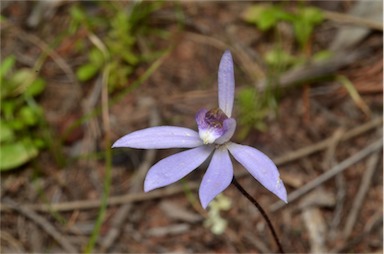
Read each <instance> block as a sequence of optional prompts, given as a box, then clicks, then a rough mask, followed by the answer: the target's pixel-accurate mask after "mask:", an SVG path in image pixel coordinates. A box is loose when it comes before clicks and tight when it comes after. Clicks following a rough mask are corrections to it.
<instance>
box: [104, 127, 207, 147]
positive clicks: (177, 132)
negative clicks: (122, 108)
mask: <svg viewBox="0 0 384 254" xmlns="http://www.w3.org/2000/svg"><path fill="white" fill-rule="evenodd" d="M202 144H203V142H202V141H201V139H200V137H199V134H198V133H197V132H196V131H194V130H191V129H188V128H182V127H175V126H156V127H151V128H147V129H143V130H139V131H134V132H132V133H130V134H128V135H125V136H123V137H122V138H120V139H118V140H117V141H116V142H115V143H114V144H113V145H112V147H130V148H139V149H161V148H192V147H197V146H199V145H202Z"/></svg>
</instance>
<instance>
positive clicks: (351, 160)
mask: <svg viewBox="0 0 384 254" xmlns="http://www.w3.org/2000/svg"><path fill="white" fill-rule="evenodd" d="M382 147H383V142H382V140H381V138H380V140H379V141H376V142H374V143H372V144H370V145H368V146H367V147H365V148H364V149H363V150H361V151H359V152H357V153H355V154H354V155H352V156H350V157H349V158H348V159H345V160H344V161H342V162H341V163H340V164H338V165H336V166H335V167H333V168H332V169H330V170H329V171H327V172H325V173H324V174H322V175H320V176H319V177H317V178H316V179H314V180H312V181H311V182H309V183H307V184H306V185H304V186H303V187H301V188H300V189H298V190H295V191H293V192H291V193H290V194H289V195H288V201H289V202H292V201H294V200H296V199H298V198H300V197H301V196H303V195H304V194H306V193H307V192H309V191H311V190H313V189H314V188H316V187H317V186H319V185H321V184H323V183H324V182H326V181H328V180H329V179H331V178H332V177H334V176H336V175H337V174H339V173H341V172H342V171H344V170H345V169H347V168H349V167H350V166H352V165H353V164H355V163H357V162H359V161H360V160H362V159H364V158H365V157H367V156H368V155H370V154H371V153H373V152H376V151H378V150H379V149H381V148H382ZM284 206H285V203H282V202H276V203H274V204H273V205H271V207H270V210H271V211H272V212H275V211H277V210H279V209H280V208H282V207H284Z"/></svg>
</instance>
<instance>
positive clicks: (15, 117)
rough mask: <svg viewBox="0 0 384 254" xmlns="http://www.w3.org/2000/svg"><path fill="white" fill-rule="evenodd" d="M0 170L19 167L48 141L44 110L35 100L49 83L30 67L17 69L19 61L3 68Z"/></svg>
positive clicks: (11, 60) (9, 59)
mask: <svg viewBox="0 0 384 254" xmlns="http://www.w3.org/2000/svg"><path fill="white" fill-rule="evenodd" d="M0 84H1V86H0V90H1V110H0V150H1V152H0V171H6V170H11V169H14V168H17V167H19V166H21V165H23V164H24V163H26V162H28V161H29V160H31V159H33V158H34V157H36V156H37V155H38V154H39V150H40V149H41V148H43V147H44V146H45V141H44V139H42V138H41V137H40V135H39V133H38V132H39V127H41V125H42V123H43V122H44V121H43V120H44V118H43V110H42V108H41V107H40V106H39V105H38V103H37V102H36V100H35V98H36V96H38V95H39V94H41V92H42V91H43V90H44V87H45V81H44V80H43V79H42V78H40V77H38V75H37V73H36V71H35V70H33V69H30V68H20V69H15V58H14V57H13V56H8V57H6V58H5V59H4V60H3V61H2V64H1V67H0Z"/></svg>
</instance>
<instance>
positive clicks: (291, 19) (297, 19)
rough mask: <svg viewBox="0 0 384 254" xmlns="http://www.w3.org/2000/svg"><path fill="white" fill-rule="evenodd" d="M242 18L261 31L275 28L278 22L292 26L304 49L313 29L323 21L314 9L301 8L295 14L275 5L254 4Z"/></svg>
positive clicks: (318, 12)
mask: <svg viewBox="0 0 384 254" xmlns="http://www.w3.org/2000/svg"><path fill="white" fill-rule="evenodd" d="M243 18H244V20H245V21H247V22H249V23H252V24H255V25H256V26H257V27H258V28H259V29H260V30H262V31H266V30H269V29H271V28H273V27H275V26H276V25H277V23H278V22H281V21H286V22H288V23H290V24H292V26H293V29H294V33H295V38H296V40H297V41H298V43H299V44H300V46H301V47H304V46H305V44H306V43H307V42H308V40H309V38H310V36H311V34H312V32H313V29H314V27H315V26H316V25H318V24H320V23H321V22H322V21H323V19H324V15H323V13H322V12H321V10H319V9H317V8H315V7H306V6H301V7H298V8H297V9H296V11H295V12H288V11H286V10H284V9H283V7H281V6H280V5H276V4H271V5H269V4H265V5H264V4H255V5H253V6H251V7H250V8H248V9H247V11H246V12H245V14H244V16H243Z"/></svg>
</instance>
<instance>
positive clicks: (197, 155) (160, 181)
mask: <svg viewBox="0 0 384 254" xmlns="http://www.w3.org/2000/svg"><path fill="white" fill-rule="evenodd" d="M213 148H214V147H213V146H199V147H196V148H193V149H190V150H186V151H183V152H180V153H177V154H174V155H171V156H169V157H167V158H164V159H162V160H161V161H159V162H158V163H156V164H155V165H153V166H152V167H151V168H150V169H149V171H148V173H147V175H146V177H145V181H144V191H145V192H148V191H151V190H153V189H156V188H160V187H163V186H166V185H169V184H171V183H174V182H176V181H178V180H180V179H181V178H183V177H184V176H186V175H188V174H189V173H190V172H192V171H193V170H194V169H196V168H197V167H198V166H200V165H201V164H202V163H203V162H204V161H205V160H206V159H207V158H208V157H209V155H210V154H211V152H212V150H213Z"/></svg>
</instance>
